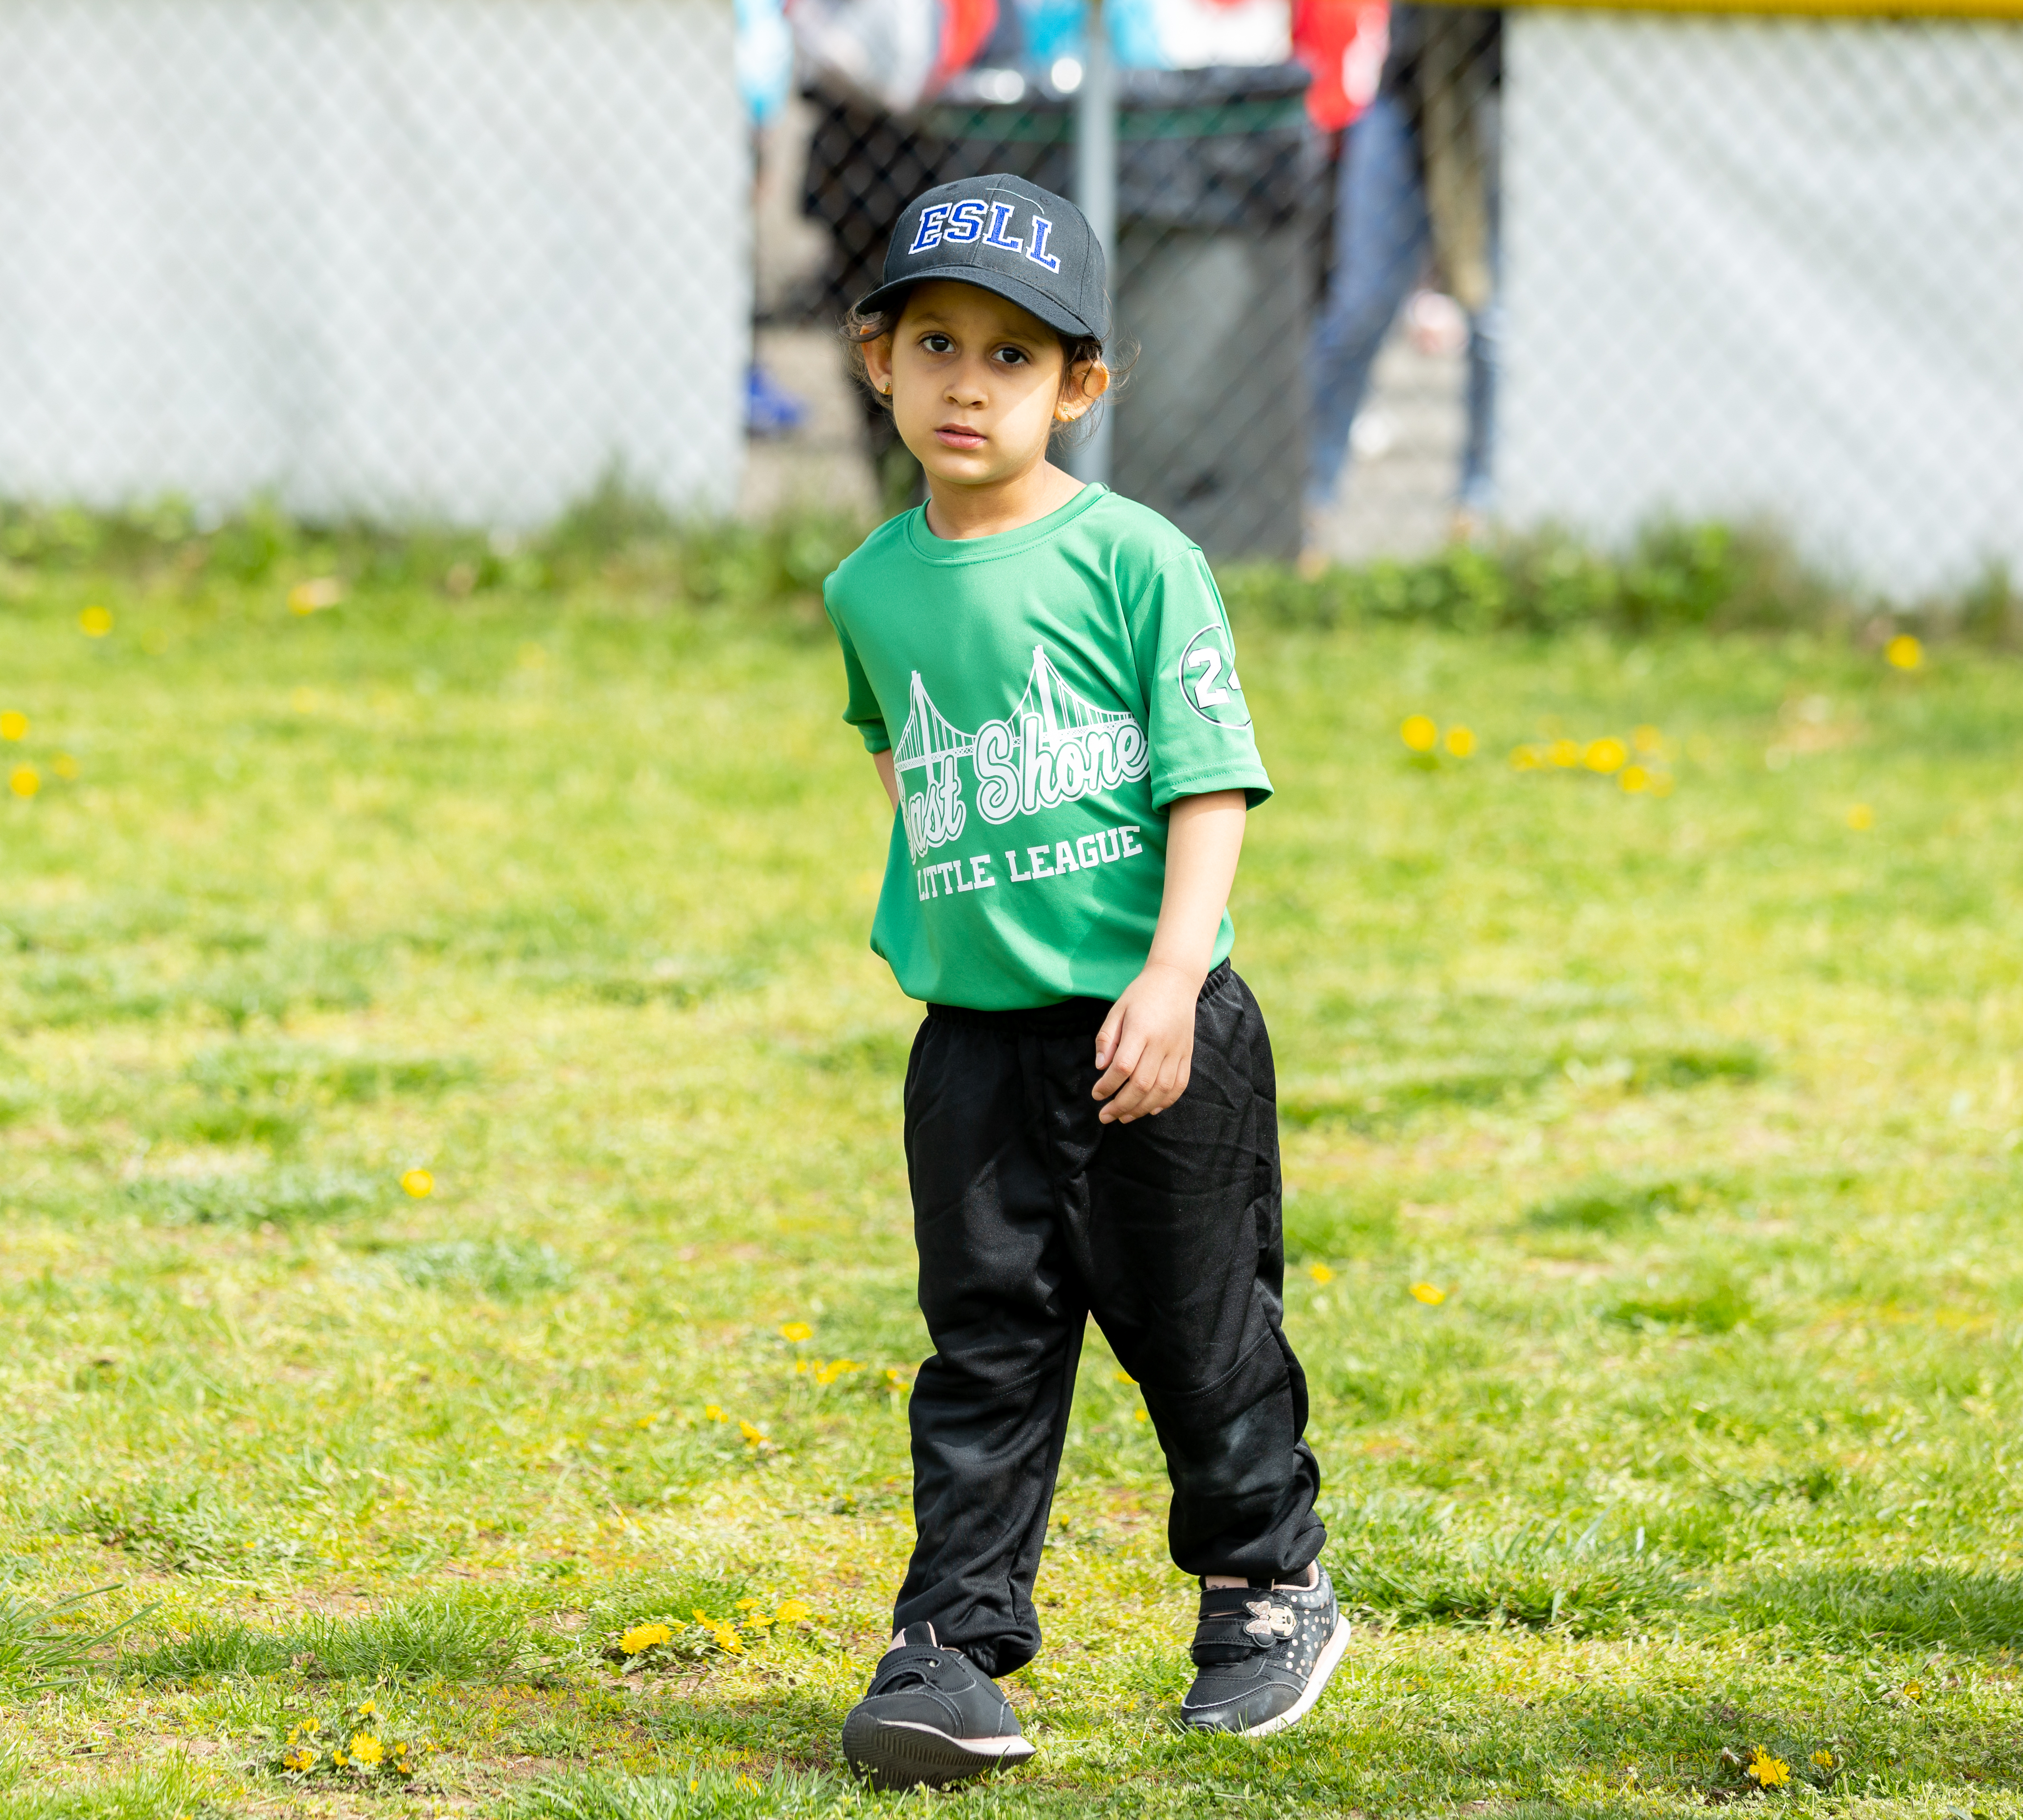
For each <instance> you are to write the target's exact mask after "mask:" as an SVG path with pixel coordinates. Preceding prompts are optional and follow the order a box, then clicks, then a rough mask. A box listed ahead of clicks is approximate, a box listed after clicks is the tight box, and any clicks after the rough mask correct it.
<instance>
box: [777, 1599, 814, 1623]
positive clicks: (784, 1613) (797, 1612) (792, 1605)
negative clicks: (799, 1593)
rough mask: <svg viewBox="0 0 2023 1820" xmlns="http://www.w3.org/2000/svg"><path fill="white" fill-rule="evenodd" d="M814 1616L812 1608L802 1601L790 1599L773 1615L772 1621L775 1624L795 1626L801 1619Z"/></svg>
mask: <svg viewBox="0 0 2023 1820" xmlns="http://www.w3.org/2000/svg"><path fill="white" fill-rule="evenodd" d="M807 1617H814V1606H810V1605H809V1604H808V1603H807V1602H806V1601H805V1600H803V1599H798V1598H790V1599H788V1600H787V1601H786V1602H785V1604H783V1605H782V1606H781V1607H780V1609H778V1610H777V1611H776V1612H775V1613H774V1614H773V1620H774V1623H775V1624H799V1622H800V1621H801V1620H802V1619H803V1618H807Z"/></svg>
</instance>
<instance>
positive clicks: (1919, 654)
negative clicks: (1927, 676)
mask: <svg viewBox="0 0 2023 1820" xmlns="http://www.w3.org/2000/svg"><path fill="white" fill-rule="evenodd" d="M1882 654H1883V656H1884V657H1886V658H1888V659H1889V662H1890V663H1891V665H1893V666H1894V667H1895V668H1897V669H1899V670H1915V669H1916V668H1917V667H1918V666H1919V665H1920V664H1922V662H1924V661H1925V647H1924V646H1923V644H1922V643H1920V642H1919V640H1918V639H1916V638H1915V637H1913V636H1912V635H1911V634H1910V633H1909V632H1899V633H1898V634H1897V635H1896V637H1894V638H1893V639H1891V640H1890V641H1889V643H1888V644H1886V645H1885V646H1883V647H1882Z"/></svg>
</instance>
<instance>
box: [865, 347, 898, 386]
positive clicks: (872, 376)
mask: <svg viewBox="0 0 2023 1820" xmlns="http://www.w3.org/2000/svg"><path fill="white" fill-rule="evenodd" d="M864 376H865V378H866V379H869V380H870V382H871V389H872V391H874V392H877V393H879V394H882V395H883V397H887V398H889V397H891V396H892V338H891V335H874V336H872V339H870V340H869V341H867V342H865V344H864Z"/></svg>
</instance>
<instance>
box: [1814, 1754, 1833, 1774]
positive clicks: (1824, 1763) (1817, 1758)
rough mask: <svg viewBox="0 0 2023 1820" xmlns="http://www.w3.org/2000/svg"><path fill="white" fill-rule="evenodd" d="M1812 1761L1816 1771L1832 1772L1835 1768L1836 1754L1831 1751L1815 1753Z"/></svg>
mask: <svg viewBox="0 0 2023 1820" xmlns="http://www.w3.org/2000/svg"><path fill="white" fill-rule="evenodd" d="M1812 1760H1813V1767H1815V1768H1816V1769H1822V1770H1830V1769H1831V1768H1832V1767H1834V1754H1833V1752H1831V1751H1830V1750H1824V1749H1822V1750H1816V1751H1814V1752H1813V1759H1812Z"/></svg>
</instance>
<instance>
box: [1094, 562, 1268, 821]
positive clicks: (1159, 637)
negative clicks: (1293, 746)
mask: <svg viewBox="0 0 2023 1820" xmlns="http://www.w3.org/2000/svg"><path fill="white" fill-rule="evenodd" d="M1129 617H1130V626H1131V639H1132V650H1133V654H1134V657H1135V659H1136V664H1137V668H1138V680H1139V686H1140V688H1141V689H1143V691H1144V698H1145V705H1146V710H1147V720H1148V721H1149V725H1148V726H1147V729H1146V731H1147V737H1148V738H1149V739H1150V741H1151V748H1152V753H1151V756H1152V777H1151V782H1152V806H1153V807H1154V808H1156V809H1163V808H1165V807H1167V806H1168V805H1169V804H1171V803H1172V802H1173V801H1174V800H1176V798H1179V797H1181V796H1204V795H1205V794H1206V793H1208V792H1209V791H1211V790H1242V791H1243V792H1244V793H1245V794H1246V796H1248V797H1249V801H1250V806H1251V807H1253V809H1254V808H1255V807H1257V805H1258V804H1260V803H1261V802H1263V801H1264V799H1265V798H1266V797H1268V796H1270V795H1271V779H1270V778H1268V777H1267V776H1266V775H1264V764H1263V761H1262V760H1260V759H1259V757H1258V756H1257V740H1256V738H1255V737H1254V736H1253V734H1252V731H1251V727H1250V705H1249V702H1247V701H1245V700H1244V698H1243V684H1242V681H1241V679H1239V678H1238V675H1237V669H1236V646H1235V640H1234V639H1231V636H1230V631H1229V616H1228V614H1227V613H1226V612H1225V611H1224V609H1223V604H1222V596H1221V595H1220V593H1218V592H1217V591H1216V585H1215V577H1213V575H1211V574H1210V573H1209V566H1208V559H1207V558H1205V557H1204V556H1203V555H1202V553H1201V551H1198V550H1188V551H1185V552H1184V553H1183V554H1182V555H1178V556H1176V557H1174V558H1172V559H1171V560H1170V561H1169V562H1165V564H1163V565H1162V566H1161V567H1160V568H1159V569H1158V571H1157V572H1156V573H1154V575H1153V577H1152V578H1151V580H1150V581H1149V582H1148V583H1147V584H1146V585H1145V587H1144V588H1143V591H1141V592H1140V595H1139V597H1138V599H1137V600H1136V602H1134V603H1133V605H1132V609H1131V610H1130V616H1129Z"/></svg>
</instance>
